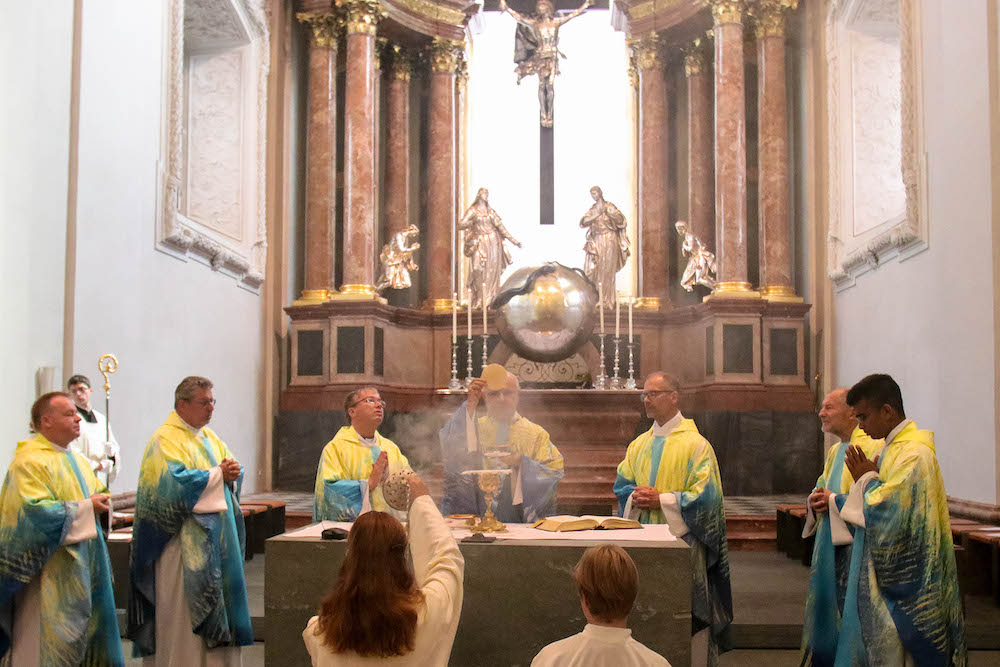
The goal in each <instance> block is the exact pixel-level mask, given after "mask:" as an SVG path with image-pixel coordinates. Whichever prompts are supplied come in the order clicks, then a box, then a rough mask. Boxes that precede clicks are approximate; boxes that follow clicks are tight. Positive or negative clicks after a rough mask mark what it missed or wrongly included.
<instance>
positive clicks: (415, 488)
mask: <svg viewBox="0 0 1000 667" xmlns="http://www.w3.org/2000/svg"><path fill="white" fill-rule="evenodd" d="M406 481H407V483H408V484H409V485H410V502H413V501H414V500H416V499H417V498H419V497H420V496H429V495H430V494H431V492H430V491H428V490H427V485H426V484H424V480H422V479H420V477H418V476H417V474H416V473H414V474H412V475H410V476H409V477H408V478H407V479H406Z"/></svg>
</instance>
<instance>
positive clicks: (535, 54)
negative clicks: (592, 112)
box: [500, 0, 592, 225]
mask: <svg viewBox="0 0 1000 667" xmlns="http://www.w3.org/2000/svg"><path fill="white" fill-rule="evenodd" d="M591 2H592V0H584V3H583V4H582V5H580V6H579V7H578V8H577V9H574V10H573V11H571V12H567V13H565V14H557V13H556V12H555V7H554V6H553V5H552V2H551V0H538V1H537V3H536V4H535V14H534V15H533V16H525V15H523V14H521V13H519V12H516V11H514V10H513V9H511V8H510V7H508V6H507V0H500V11H504V12H507V13H508V14H510V15H511V16H512V17H513V18H514V20H515V21H517V32H516V33H515V34H514V62H515V63H517V67H516V69H515V71H516V73H517V82H518V84H520V83H521V79H523V78H524V77H526V76H531V75H536V76H537V77H538V105H539V123H540V124H541V128H539V129H540V132H539V138H540V140H539V152H538V153H539V160H540V164H539V167H540V170H539V174H540V179H541V183H540V186H541V197H540V201H539V209H540V210H539V220H540V222H541V224H543V225H551V224H554V223H555V219H554V207H555V196H554V187H555V178H554V172H555V164H554V162H555V160H554V158H555V156H554V155H553V140H552V139H553V138H552V129H553V128H552V125H553V122H552V120H553V119H552V108H553V100H554V98H555V82H556V75H557V74H559V58H565V57H566V56H565V55H563V54H562V52H560V51H559V28H560V27H561V26H562V25H563V24H564V23H566V22H567V21H569V20H570V19H573V18H576V17H577V16H579V15H580V14H582V13H583V12H584V11H586V10H587V8H588V7H589V6H590V4H591Z"/></svg>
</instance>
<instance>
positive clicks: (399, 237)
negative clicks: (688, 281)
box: [375, 225, 420, 292]
mask: <svg viewBox="0 0 1000 667" xmlns="http://www.w3.org/2000/svg"><path fill="white" fill-rule="evenodd" d="M419 235H420V231H419V230H418V229H417V227H416V225H410V226H408V227H406V229H404V230H403V231H401V232H397V233H395V234H393V235H392V238H391V239H390V240H389V242H388V243H386V244H385V247H384V248H382V252H381V253H379V256H378V258H379V260H380V261H381V262H382V276H381V277H380V278H379V279H378V283H377V284H376V285H375V291H377V292H381V291H382V290H384V289H386V288H389V289H406V288H407V287H409V286H410V285H411V284H412V283H411V282H410V271H416V270H417V263H416V262H415V261H413V253H415V252H416V251H417V250H418V249H419V248H420V244H419V243H417V242H416V239H417V237H418V236H419ZM411 241H412V242H411Z"/></svg>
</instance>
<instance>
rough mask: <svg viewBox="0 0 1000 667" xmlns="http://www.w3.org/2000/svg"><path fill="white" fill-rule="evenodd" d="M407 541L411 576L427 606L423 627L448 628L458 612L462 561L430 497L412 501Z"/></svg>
mask: <svg viewBox="0 0 1000 667" xmlns="http://www.w3.org/2000/svg"><path fill="white" fill-rule="evenodd" d="M409 538H410V552H411V554H412V556H413V572H414V576H415V577H416V580H417V585H418V586H420V590H421V591H422V592H423V594H424V603H425V604H426V606H427V607H426V608H427V616H426V619H427V623H428V624H430V625H434V626H437V627H441V626H444V627H448V626H450V625H451V624H452V621H454V620H456V619H457V617H458V615H459V614H460V613H461V610H462V582H463V580H464V578H465V558H464V557H463V556H462V552H461V551H459V548H458V543H457V542H455V538H454V536H453V535H452V534H451V529H450V528H449V527H448V524H446V523H445V521H444V518H443V517H442V516H441V512H440V511H439V510H438V508H437V506H436V505H435V504H434V501H433V500H432V499H431V497H430V496H420V497H419V498H417V499H416V500H414V501H413V505H412V506H411V507H410V521H409Z"/></svg>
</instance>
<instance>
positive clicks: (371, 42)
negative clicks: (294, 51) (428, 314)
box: [337, 0, 380, 300]
mask: <svg viewBox="0 0 1000 667" xmlns="http://www.w3.org/2000/svg"><path fill="white" fill-rule="evenodd" d="M343 7H344V9H345V11H346V17H347V20H346V25H347V58H346V59H345V61H346V63H347V77H346V83H345V86H344V153H345V155H344V159H345V165H344V254H343V263H344V264H343V266H344V284H343V285H342V286H341V288H340V293H339V294H338V295H337V297H338V298H340V299H345V300H355V299H357V300H369V299H374V298H377V297H378V295H377V294H376V293H375V122H374V119H375V117H376V106H375V101H376V96H375V27H376V24H377V23H378V19H379V16H380V14H379V7H378V3H377V2H374V1H372V0H351V1H350V2H346V3H343Z"/></svg>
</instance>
